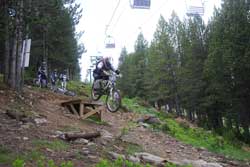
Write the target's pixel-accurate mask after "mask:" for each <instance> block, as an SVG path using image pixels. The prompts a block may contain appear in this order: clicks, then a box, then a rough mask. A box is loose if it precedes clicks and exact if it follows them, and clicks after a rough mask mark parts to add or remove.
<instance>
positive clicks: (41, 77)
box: [37, 62, 48, 87]
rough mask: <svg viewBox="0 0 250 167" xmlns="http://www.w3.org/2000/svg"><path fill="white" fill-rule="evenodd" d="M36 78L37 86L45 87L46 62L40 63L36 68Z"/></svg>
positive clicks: (46, 82)
mask: <svg viewBox="0 0 250 167" xmlns="http://www.w3.org/2000/svg"><path fill="white" fill-rule="evenodd" d="M37 75H38V80H39V86H40V87H47V84H48V81H47V75H46V63H45V62H43V63H42V65H41V66H40V67H39V69H38V73H37Z"/></svg>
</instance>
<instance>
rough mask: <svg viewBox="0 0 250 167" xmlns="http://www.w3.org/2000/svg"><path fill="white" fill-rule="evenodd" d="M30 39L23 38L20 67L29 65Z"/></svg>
mask: <svg viewBox="0 0 250 167" xmlns="http://www.w3.org/2000/svg"><path fill="white" fill-rule="evenodd" d="M30 47H31V39H26V40H23V50H22V67H29V61H30Z"/></svg>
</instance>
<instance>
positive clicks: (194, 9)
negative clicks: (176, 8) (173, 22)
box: [186, 6, 204, 16]
mask: <svg viewBox="0 0 250 167" xmlns="http://www.w3.org/2000/svg"><path fill="white" fill-rule="evenodd" d="M186 14H187V16H197V15H200V16H203V15H204V6H189V7H188V9H187V13H186Z"/></svg>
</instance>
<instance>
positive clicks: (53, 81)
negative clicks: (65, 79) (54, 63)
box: [50, 69, 58, 90]
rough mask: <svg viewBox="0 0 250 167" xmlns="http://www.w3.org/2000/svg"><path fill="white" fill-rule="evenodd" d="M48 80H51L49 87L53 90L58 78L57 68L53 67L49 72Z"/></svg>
mask: <svg viewBox="0 0 250 167" xmlns="http://www.w3.org/2000/svg"><path fill="white" fill-rule="evenodd" d="M50 80H51V89H52V90H55V87H56V82H57V80H58V74H57V69H54V71H53V72H52V73H51V74H50Z"/></svg>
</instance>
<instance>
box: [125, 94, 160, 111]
mask: <svg viewBox="0 0 250 167" xmlns="http://www.w3.org/2000/svg"><path fill="white" fill-rule="evenodd" d="M140 103H141V100H139V99H138V98H133V99H129V98H123V99H122V104H123V106H126V108H127V109H128V110H130V111H133V112H136V113H141V114H151V115H155V114H156V110H155V109H154V108H153V107H145V106H141V105H140Z"/></svg>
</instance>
